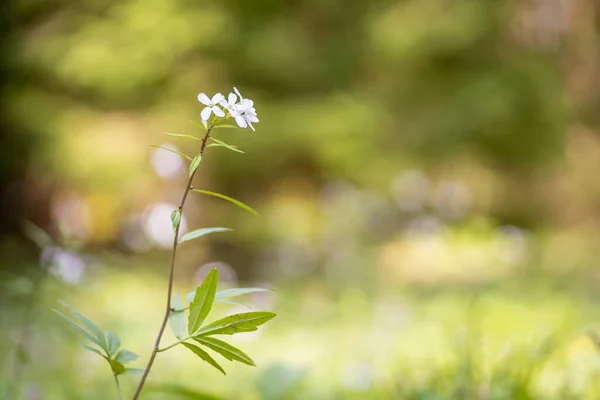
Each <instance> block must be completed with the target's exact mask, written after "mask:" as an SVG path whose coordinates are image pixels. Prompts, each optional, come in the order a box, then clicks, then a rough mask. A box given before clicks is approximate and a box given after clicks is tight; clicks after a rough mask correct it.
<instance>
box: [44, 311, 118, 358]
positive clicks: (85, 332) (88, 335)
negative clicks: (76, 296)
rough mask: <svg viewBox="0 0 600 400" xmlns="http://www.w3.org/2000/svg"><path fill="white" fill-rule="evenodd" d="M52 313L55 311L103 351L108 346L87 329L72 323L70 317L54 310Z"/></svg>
mask: <svg viewBox="0 0 600 400" xmlns="http://www.w3.org/2000/svg"><path fill="white" fill-rule="evenodd" d="M52 311H54V312H55V313H57V314H58V315H59V316H60V317H61V318H62V319H64V320H65V321H66V322H67V323H68V324H69V326H70V327H71V328H73V329H74V330H76V331H77V332H79V333H82V334H83V335H85V337H87V338H88V339H89V340H90V341H91V342H92V343H95V344H96V345H98V346H99V347H100V348H102V349H104V348H105V347H106V345H105V343H104V342H101V341H99V340H98V338H97V337H96V336H94V335H92V334H91V333H89V332H88V331H86V330H85V329H83V328H82V327H81V326H79V325H77V324H76V323H75V322H73V321H71V319H70V318H69V317H67V316H66V315H65V314H63V313H61V312H60V311H58V310H52Z"/></svg>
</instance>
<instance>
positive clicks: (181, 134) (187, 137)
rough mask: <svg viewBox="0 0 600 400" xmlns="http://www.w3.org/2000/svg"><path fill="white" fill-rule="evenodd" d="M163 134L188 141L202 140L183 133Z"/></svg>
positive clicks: (163, 133)
mask: <svg viewBox="0 0 600 400" xmlns="http://www.w3.org/2000/svg"><path fill="white" fill-rule="evenodd" d="M161 134H162V135H167V136H173V137H182V138H186V139H194V140H202V139H200V138H199V137H196V136H194V135H186V134H183V133H171V132H162V133H161Z"/></svg>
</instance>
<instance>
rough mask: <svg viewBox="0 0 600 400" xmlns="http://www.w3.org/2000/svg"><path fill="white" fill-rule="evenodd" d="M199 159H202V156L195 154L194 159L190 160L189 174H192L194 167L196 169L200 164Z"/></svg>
mask: <svg viewBox="0 0 600 400" xmlns="http://www.w3.org/2000/svg"><path fill="white" fill-rule="evenodd" d="M200 161H202V156H201V155H200V154H197V155H196V157H194V159H193V160H192V163H191V164H190V175H189V176H192V174H193V173H194V172H195V171H196V169H198V165H200Z"/></svg>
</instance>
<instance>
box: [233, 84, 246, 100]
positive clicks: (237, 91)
mask: <svg viewBox="0 0 600 400" xmlns="http://www.w3.org/2000/svg"><path fill="white" fill-rule="evenodd" d="M233 91H234V92H236V93H237V95H238V96H240V101H241V100H243V99H244V98H243V97H242V95H241V93H240V91H239V90H237V88H236V87H235V86H234V87H233Z"/></svg>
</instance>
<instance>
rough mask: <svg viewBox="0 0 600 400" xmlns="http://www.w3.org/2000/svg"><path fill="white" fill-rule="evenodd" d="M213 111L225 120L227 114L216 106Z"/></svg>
mask: <svg viewBox="0 0 600 400" xmlns="http://www.w3.org/2000/svg"><path fill="white" fill-rule="evenodd" d="M211 110H212V112H214V113H215V115H216V116H217V117H221V118H223V117H224V116H225V113H224V112H223V110H222V109H221V108H220V107H217V106H214V107H213V108H211Z"/></svg>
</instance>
